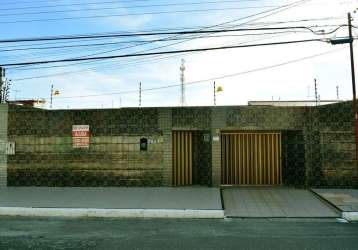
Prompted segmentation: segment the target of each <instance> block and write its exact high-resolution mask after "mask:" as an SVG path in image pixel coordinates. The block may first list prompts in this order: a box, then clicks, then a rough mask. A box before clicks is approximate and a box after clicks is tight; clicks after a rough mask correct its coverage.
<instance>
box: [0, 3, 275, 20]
mask: <svg viewBox="0 0 358 250" xmlns="http://www.w3.org/2000/svg"><path fill="white" fill-rule="evenodd" d="M237 2H238V1H237V0H225V1H202V2H182V3H165V4H146V5H131V6H110V7H98V6H97V7H96V8H82V9H69V10H49V11H32V12H20V13H5V14H0V17H6V16H25V15H40V14H55V13H72V12H82V11H101V10H115V9H139V8H153V7H173V6H187V5H211V4H218V3H220V4H227V3H237ZM265 7H267V8H271V7H278V6H274V5H267V6H248V7H243V8H249V9H250V8H265ZM11 10H14V9H11Z"/></svg>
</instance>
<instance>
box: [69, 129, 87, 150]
mask: <svg viewBox="0 0 358 250" xmlns="http://www.w3.org/2000/svg"><path fill="white" fill-rule="evenodd" d="M89 144H90V131H89V125H73V126H72V145H73V148H89Z"/></svg>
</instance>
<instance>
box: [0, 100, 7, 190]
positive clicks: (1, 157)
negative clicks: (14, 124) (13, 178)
mask: <svg viewBox="0 0 358 250" xmlns="http://www.w3.org/2000/svg"><path fill="white" fill-rule="evenodd" d="M7 121H8V106H7V105H6V104H0V187H4V186H7V157H6V143H7Z"/></svg>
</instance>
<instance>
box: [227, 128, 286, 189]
mask: <svg viewBox="0 0 358 250" xmlns="http://www.w3.org/2000/svg"><path fill="white" fill-rule="evenodd" d="M281 153H282V149H281V133H222V135H221V183H222V184H224V185H280V184H282V163H281Z"/></svg>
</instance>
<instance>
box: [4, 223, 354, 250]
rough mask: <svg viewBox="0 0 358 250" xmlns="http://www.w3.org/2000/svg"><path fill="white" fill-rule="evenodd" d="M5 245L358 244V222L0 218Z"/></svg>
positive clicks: (292, 246)
mask: <svg viewBox="0 0 358 250" xmlns="http://www.w3.org/2000/svg"><path fill="white" fill-rule="evenodd" d="M0 249H1V250H4V249H21V250H23V249H106V250H108V249H285V250H287V249H289V250H294V249H322V250H323V249H324V250H329V249H339V250H344V249H358V224H357V223H342V222H338V221H337V220H335V219H223V220H183V219H182V220H173V219H89V218H85V219H62V218H19V217H0Z"/></svg>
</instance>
